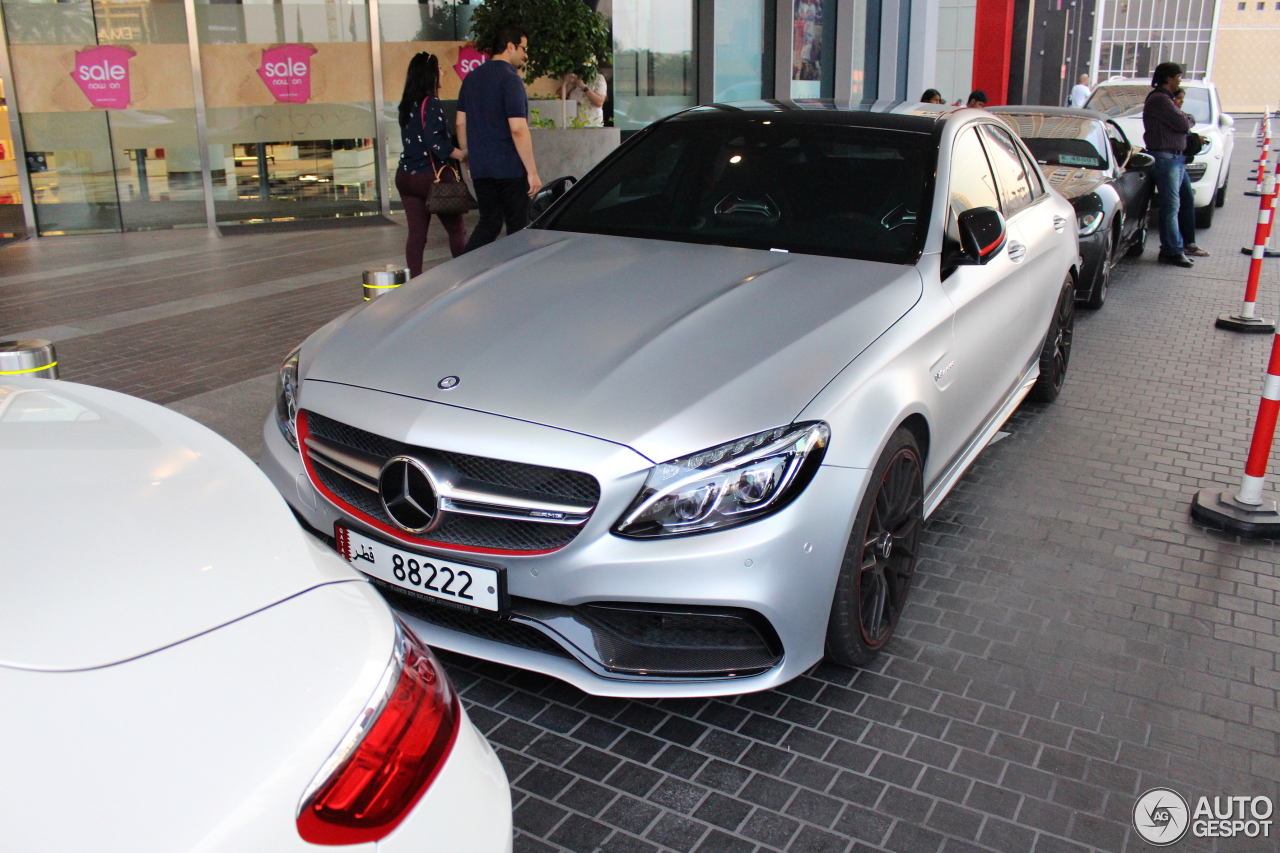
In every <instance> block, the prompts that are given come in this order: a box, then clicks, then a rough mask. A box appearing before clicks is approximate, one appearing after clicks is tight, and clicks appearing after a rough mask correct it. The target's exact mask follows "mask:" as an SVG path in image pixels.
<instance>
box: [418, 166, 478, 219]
mask: <svg viewBox="0 0 1280 853" xmlns="http://www.w3.org/2000/svg"><path fill="white" fill-rule="evenodd" d="M431 165H432V167H434V166H435V158H432V161H431ZM435 173H436V177H435V180H434V181H432V183H431V189H430V191H429V192H428V193H427V213H434V214H437V215H439V214H442V213H443V214H445V215H448V214H451V213H466V212H467V211H469V210H471V208H472V206H473V205H474V204H475V200H474V199H473V198H472V197H471V191H470V190H469V189H467V185H466V183H465V182H463V180H462V175H461V173H459V172H458V169H457V167H456V166H451V165H449V164H448V163H445V164H444V165H442V166H441V167H440V168H439V169H436V170H435Z"/></svg>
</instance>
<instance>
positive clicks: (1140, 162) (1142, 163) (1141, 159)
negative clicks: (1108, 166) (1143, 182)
mask: <svg viewBox="0 0 1280 853" xmlns="http://www.w3.org/2000/svg"><path fill="white" fill-rule="evenodd" d="M1155 164H1156V158H1154V157H1152V156H1151V155H1150V154H1148V153H1147V152H1145V151H1135V152H1133V154H1132V155H1131V156H1130V157H1129V163H1128V165H1127V166H1125V169H1126V170H1127V171H1130V172H1133V171H1142V170H1144V169H1150V168H1151V167H1152V166H1154V165H1155Z"/></svg>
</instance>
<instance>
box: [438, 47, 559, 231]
mask: <svg viewBox="0 0 1280 853" xmlns="http://www.w3.org/2000/svg"><path fill="white" fill-rule="evenodd" d="M494 42H495V43H494V44H493V45H491V50H492V53H491V55H490V59H489V61H488V62H486V63H484V64H483V65H481V66H480V67H479V68H476V69H475V70H474V71H472V72H471V73H470V74H468V75H467V77H466V79H465V80H463V81H462V89H461V90H460V91H459V92H458V140H459V142H460V143H461V144H462V147H463V148H465V149H466V150H467V152H468V160H467V162H468V165H469V166H470V168H471V182H472V184H473V185H474V186H475V188H476V203H477V205H478V206H479V208H480V222H479V224H477V225H476V227H475V230H474V231H472V232H471V239H470V240H468V241H467V246H466V248H465V249H464V250H463V251H464V252H470V251H471V250H472V249H478V248H480V247H481V246H487V245H488V244H490V243H492V242H493V241H494V240H496V239H498V235H499V234H501V233H502V226H503V224H504V223H505V224H506V226H507V234H514V233H515V232H517V231H519V230H520V229H521V228H523V227H525V226H526V225H528V224H529V199H531V198H533V196H534V195H535V194H536V193H537V192H538V190H540V189H542V180H541V179H540V178H539V177H538V166H537V164H536V163H535V162H534V159H533V137H532V135H531V134H530V133H529V96H528V93H526V92H525V88H524V81H523V80H521V79H520V69H521V68H524V66H525V63H527V62H528V61H529V38H528V36H526V35H525V34H524V32H523V31H521V30H520V28H519V27H512V26H505V27H499V28H498V32H497V37H496V38H495V39H494Z"/></svg>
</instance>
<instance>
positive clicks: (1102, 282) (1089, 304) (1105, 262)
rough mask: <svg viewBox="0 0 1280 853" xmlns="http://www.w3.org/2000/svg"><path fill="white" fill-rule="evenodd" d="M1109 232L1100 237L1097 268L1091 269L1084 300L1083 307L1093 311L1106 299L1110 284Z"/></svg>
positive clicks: (1110, 237) (1110, 238)
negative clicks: (1087, 290) (1090, 278)
mask: <svg viewBox="0 0 1280 853" xmlns="http://www.w3.org/2000/svg"><path fill="white" fill-rule="evenodd" d="M1113 245H1114V243H1113V242H1112V236H1111V232H1110V231H1108V232H1107V236H1106V237H1104V238H1103V239H1102V251H1101V252H1099V253H1098V255H1099V256H1098V268H1097V269H1095V270H1094V271H1093V282H1092V283H1091V284H1090V285H1089V295H1088V296H1087V297H1086V298H1085V300H1084V307H1086V308H1089V309H1091V310H1093V311H1096V310H1098V309H1099V308H1101V307H1102V303H1104V302H1106V301H1107V287H1108V286H1110V284H1111V248H1112V246H1113Z"/></svg>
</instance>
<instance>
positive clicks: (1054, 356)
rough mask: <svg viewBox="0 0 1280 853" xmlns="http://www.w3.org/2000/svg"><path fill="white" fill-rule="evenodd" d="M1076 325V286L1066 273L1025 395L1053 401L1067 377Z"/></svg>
mask: <svg viewBox="0 0 1280 853" xmlns="http://www.w3.org/2000/svg"><path fill="white" fill-rule="evenodd" d="M1075 326H1076V301H1075V287H1074V286H1073V285H1072V283H1071V276H1070V275H1068V276H1067V280H1066V283H1065V284H1063V286H1062V292H1061V294H1060V295H1059V296H1058V305H1057V307H1056V308H1054V311H1053V319H1052V320H1050V321H1049V332H1048V334H1046V335H1045V339H1044V346H1043V347H1041V349H1040V378H1039V379H1037V380H1036V384H1035V385H1033V386H1032V387H1031V393H1030V394H1029V395H1028V396H1029V397H1030V398H1031V399H1032V400H1034V401H1036V402H1037V403H1052V402H1053V401H1054V400H1056V399H1057V397H1058V393H1059V392H1060V391H1062V386H1063V384H1064V383H1065V382H1066V381H1067V365H1068V364H1070V362H1071V339H1072V337H1073V335H1074V334H1075Z"/></svg>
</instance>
